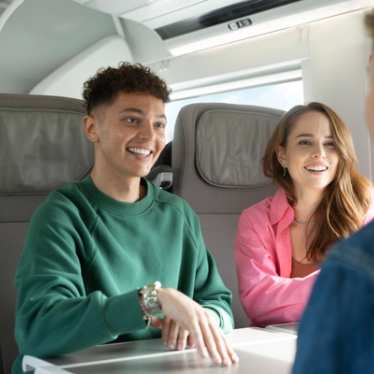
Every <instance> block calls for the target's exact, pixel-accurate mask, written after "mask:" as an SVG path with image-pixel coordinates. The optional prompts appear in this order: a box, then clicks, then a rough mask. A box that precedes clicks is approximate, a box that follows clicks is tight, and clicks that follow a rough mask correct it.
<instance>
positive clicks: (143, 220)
mask: <svg viewBox="0 0 374 374" xmlns="http://www.w3.org/2000/svg"><path fill="white" fill-rule="evenodd" d="M143 183H146V189H147V193H146V196H145V197H144V198H143V199H142V200H140V201H138V202H135V203H123V202H119V201H117V200H114V199H112V198H110V197H109V196H107V195H105V194H103V193H102V192H101V191H99V190H98V189H97V188H96V186H95V185H94V183H93V182H92V179H91V178H90V177H87V178H86V179H85V180H83V181H82V182H80V183H74V184H68V185H65V186H64V187H62V188H61V189H59V190H57V191H55V192H53V193H51V194H50V195H49V197H48V198H47V200H46V201H45V202H44V203H43V204H42V205H41V206H40V207H39V208H38V209H37V211H36V212H35V214H34V216H33V218H32V220H31V223H30V227H29V231H28V235H27V239H26V244H25V248H24V250H23V253H22V256H21V260H20V262H19V265H18V269H17V275H16V287H17V311H16V339H17V343H18V347H19V350H20V352H21V355H23V354H29V355H34V356H38V357H41V358H42V357H48V356H54V355H61V354H64V353H69V352H73V351H77V350H80V349H84V348H87V347H90V346H93V345H96V344H102V343H105V342H109V341H112V340H114V339H116V338H118V337H119V336H121V339H122V340H133V339H146V338H151V337H158V336H160V335H159V331H158V330H156V329H153V328H146V324H145V321H144V319H143V313H142V310H141V308H140V306H139V301H138V293H137V292H138V291H137V290H138V289H139V288H141V287H143V286H144V285H145V284H147V283H150V282H153V281H156V280H159V281H160V282H161V283H162V286H163V287H172V288H177V289H178V290H180V291H181V292H183V293H184V294H186V295H188V296H190V297H192V298H193V299H194V300H196V301H197V302H198V303H199V304H201V305H203V306H204V307H207V308H210V309H212V310H214V311H215V312H217V314H216V315H217V316H219V318H220V324H221V327H222V328H223V329H230V328H231V327H232V314H231V309H230V303H231V293H230V291H229V290H228V289H227V288H226V287H225V286H224V284H223V282H222V280H221V278H220V275H219V274H218V271H217V267H216V265H215V262H214V260H213V258H212V256H211V255H210V254H209V252H208V251H207V250H206V248H205V245H204V241H203V238H202V234H201V229H200V226H199V221H198V219H197V217H196V215H195V214H194V212H193V211H192V209H191V208H190V207H189V206H188V204H187V203H186V202H185V201H184V200H183V199H181V198H180V197H177V196H176V195H173V194H170V193H168V192H165V191H162V190H160V189H158V188H157V187H156V186H154V185H153V184H151V183H149V182H145V181H143ZM227 316H229V318H227ZM225 317H226V318H225ZM20 357H21V356H20ZM20 357H19V358H18V360H17V361H16V363H15V365H14V367H13V369H14V370H13V372H20V366H19V363H20Z"/></svg>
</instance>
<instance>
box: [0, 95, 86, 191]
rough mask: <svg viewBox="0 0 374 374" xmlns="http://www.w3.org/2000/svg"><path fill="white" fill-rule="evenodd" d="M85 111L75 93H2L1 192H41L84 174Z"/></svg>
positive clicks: (0, 98)
mask: <svg viewBox="0 0 374 374" xmlns="http://www.w3.org/2000/svg"><path fill="white" fill-rule="evenodd" d="M84 114H85V110H84V106H83V102H82V101H80V100H76V99H70V98H64V97H54V96H39V95H9V94H0V142H1V146H0V170H1V178H0V195H7V194H42V193H46V192H48V191H51V190H53V189H55V188H56V187H58V186H59V185H61V184H62V183H65V182H68V181H76V180H80V179H82V178H83V177H84V176H86V175H87V173H88V172H89V170H90V168H91V166H92V163H93V147H92V144H91V143H90V142H89V141H88V140H87V139H86V137H85V135H84V133H83V129H82V118H83V116H84Z"/></svg>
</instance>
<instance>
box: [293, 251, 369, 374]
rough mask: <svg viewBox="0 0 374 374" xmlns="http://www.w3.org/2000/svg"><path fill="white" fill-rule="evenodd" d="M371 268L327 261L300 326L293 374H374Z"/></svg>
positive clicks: (332, 259) (337, 258) (335, 259)
mask: <svg viewBox="0 0 374 374" xmlns="http://www.w3.org/2000/svg"><path fill="white" fill-rule="evenodd" d="M341 249H342V250H343V251H344V248H341ZM358 262H359V261H358ZM373 265H374V264H373V263H371V264H368V263H367V262H366V263H365V266H362V267H360V266H357V263H356V264H353V263H352V264H351V263H349V262H345V261H341V260H340V259H339V256H336V258H331V257H330V259H329V260H327V261H326V263H325V265H324V266H323V268H322V270H321V273H320V276H319V277H318V280H317V282H316V284H315V287H314V289H313V291H312V295H311V298H310V301H309V304H308V306H307V308H306V310H305V313H304V316H303V318H302V320H301V324H300V328H299V335H298V342H297V353H296V359H295V363H294V367H293V374H309V373H310V374H312V373H313V374H316V373H318V374H325V373H326V374H332V373H339V374H344V373H350V374H353V373H354V374H359V373H360V374H362V373H374V365H373V357H374V281H373V277H374V266H373ZM370 266H373V267H371V269H370ZM370 270H371V271H370Z"/></svg>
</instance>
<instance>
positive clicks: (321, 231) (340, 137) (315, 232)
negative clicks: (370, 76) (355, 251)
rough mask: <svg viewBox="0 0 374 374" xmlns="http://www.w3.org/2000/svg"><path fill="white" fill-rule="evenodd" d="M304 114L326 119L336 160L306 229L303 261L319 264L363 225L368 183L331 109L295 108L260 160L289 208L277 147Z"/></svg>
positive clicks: (290, 190) (289, 187) (288, 183)
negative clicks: (330, 249) (332, 248)
mask: <svg viewBox="0 0 374 374" xmlns="http://www.w3.org/2000/svg"><path fill="white" fill-rule="evenodd" d="M308 112H319V113H322V114H323V115H324V116H325V117H327V119H328V120H329V122H330V130H331V135H332V137H333V140H334V143H335V148H336V152H337V154H338V156H339V161H338V166H337V170H336V175H335V178H334V180H333V181H332V182H331V183H330V184H329V185H328V186H327V187H326V188H325V191H324V194H323V197H322V200H321V202H320V204H319V206H318V207H317V209H316V211H315V212H314V214H313V217H312V218H313V219H312V220H310V222H311V223H310V224H308V228H307V230H308V231H307V232H308V234H307V237H308V240H307V243H306V246H307V248H306V250H307V255H306V258H308V259H309V260H311V261H314V262H320V261H321V260H322V259H323V258H324V257H325V254H326V251H327V249H328V248H329V247H330V245H331V244H332V243H334V242H335V241H336V240H339V239H341V238H344V237H347V236H349V235H350V234H352V233H353V232H354V231H356V230H358V229H359V228H360V226H361V225H362V224H363V220H364V218H365V215H366V213H367V211H368V209H369V206H370V203H371V193H370V188H371V183H370V182H369V180H368V179H367V178H365V177H364V176H362V175H360V174H359V172H358V170H357V157H356V153H355V150H354V147H353V141H352V136H351V133H350V131H349V130H348V128H347V126H346V125H345V124H344V122H343V121H342V119H341V118H340V117H339V116H338V115H337V114H336V113H335V112H334V111H333V110H332V109H331V108H329V107H328V106H327V105H324V104H321V103H317V102H312V103H310V104H308V105H298V106H295V107H294V108H292V109H291V110H289V111H288V112H287V113H286V114H285V115H284V116H283V117H282V118H281V120H280V122H279V124H278V126H277V128H276V129H275V131H274V133H273V135H272V137H271V139H270V141H269V143H268V145H267V147H266V151H265V156H264V159H263V170H264V173H265V175H266V176H268V177H270V178H272V179H273V180H274V181H275V182H276V183H277V184H278V185H279V186H281V187H282V188H283V189H284V190H285V192H286V194H287V197H288V200H289V202H290V204H291V205H293V206H294V205H295V204H296V196H295V191H294V185H293V181H292V179H291V177H290V175H289V173H286V175H284V171H283V167H282V165H281V164H280V163H279V161H278V157H277V154H278V150H279V147H280V146H283V147H285V146H286V145H287V139H288V135H289V134H290V132H291V130H292V128H293V126H294V124H295V122H296V121H297V120H298V119H299V118H300V117H301V116H302V115H303V114H305V113H308ZM313 222H316V223H317V224H313Z"/></svg>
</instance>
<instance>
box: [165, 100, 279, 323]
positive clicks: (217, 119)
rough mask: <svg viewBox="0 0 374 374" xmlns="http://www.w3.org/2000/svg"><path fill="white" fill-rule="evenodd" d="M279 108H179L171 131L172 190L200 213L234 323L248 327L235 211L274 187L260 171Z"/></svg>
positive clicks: (193, 105)
mask: <svg viewBox="0 0 374 374" xmlns="http://www.w3.org/2000/svg"><path fill="white" fill-rule="evenodd" d="M282 114H283V112H282V111H279V110H274V109H270V108H262V107H256V106H245V105H234V104H221V103H204V104H191V105H188V106H186V107H184V108H182V110H181V111H180V113H179V115H178V118H177V121H176V128H175V133H174V140H173V154H172V168H173V178H174V180H173V192H174V193H176V194H178V195H180V196H182V197H183V198H185V199H186V200H187V201H188V202H189V203H190V204H191V206H192V208H193V209H194V210H195V211H196V212H197V214H198V215H199V217H200V220H201V224H202V230H203V234H204V238H205V241H206V243H207V246H208V248H209V249H210V251H211V252H212V254H213V255H214V256H215V259H216V262H217V265H218V268H219V271H220V273H221V276H222V278H223V280H224V282H225V284H226V285H227V286H228V287H229V288H230V289H231V290H232V292H233V313H234V317H235V326H236V327H244V326H248V325H249V323H250V322H249V320H248V318H247V317H246V315H245V314H244V312H243V310H242V308H241V305H240V301H239V295H238V287H237V277H236V271H235V266H234V255H233V247H234V239H235V233H236V227H237V221H238V217H239V214H240V213H241V212H242V211H243V210H244V209H245V208H247V207H248V206H250V205H252V204H254V203H256V202H258V201H259V200H261V199H263V198H265V197H266V196H269V195H271V194H272V193H274V191H275V186H274V185H273V183H272V181H271V180H269V179H268V178H266V177H265V176H264V175H263V172H262V158H263V155H264V151H265V147H266V144H267V142H268V140H269V138H270V136H271V134H272V132H273V130H274V128H275V126H276V125H277V123H278V122H279V119H280V117H281V116H282Z"/></svg>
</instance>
